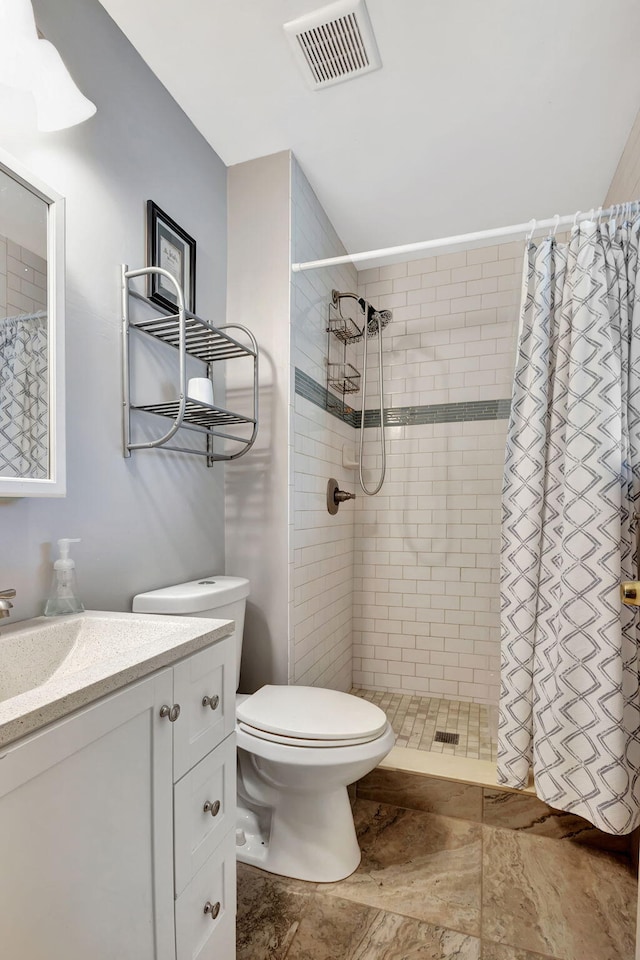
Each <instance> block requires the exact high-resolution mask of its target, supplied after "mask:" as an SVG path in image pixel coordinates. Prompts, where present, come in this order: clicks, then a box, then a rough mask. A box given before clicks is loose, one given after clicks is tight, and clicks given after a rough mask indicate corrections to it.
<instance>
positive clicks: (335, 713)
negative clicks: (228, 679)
mask: <svg viewBox="0 0 640 960" xmlns="http://www.w3.org/2000/svg"><path fill="white" fill-rule="evenodd" d="M236 716H237V720H238V729H239V730H241V731H243V732H244V733H246V734H247V735H249V736H252V737H256V738H257V739H260V740H269V741H271V742H272V743H280V744H283V745H288V746H291V747H341V746H342V747H347V746H357V745H358V744H363V743H370V742H371V741H372V740H376V739H377V738H378V737H380V736H382V734H383V733H384V732H385V730H386V727H387V718H386V715H385V714H384V712H383V711H382V710H381V709H380V708H379V707H377V706H376V705H375V704H373V703H370V702H369V701H367V700H362V699H360V698H359V697H354V696H352V695H351V694H349V693H342V692H340V691H338V690H326V689H323V688H321V687H297V686H272V685H267V686H264V687H262V688H261V689H260V690H258V691H257V692H256V693H254V694H252V695H251V696H250V697H247V698H246V699H244V700H243V701H242V702H241V703H238V705H237V709H236Z"/></svg>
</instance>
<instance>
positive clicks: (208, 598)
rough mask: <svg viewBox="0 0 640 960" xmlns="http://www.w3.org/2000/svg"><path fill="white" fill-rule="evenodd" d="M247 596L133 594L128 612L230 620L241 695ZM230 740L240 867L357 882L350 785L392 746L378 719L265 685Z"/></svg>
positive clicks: (240, 584)
mask: <svg viewBox="0 0 640 960" xmlns="http://www.w3.org/2000/svg"><path fill="white" fill-rule="evenodd" d="M248 596H249V581H248V580H245V579H243V578H241V577H223V576H212V577H207V578H206V579H203V580H193V581H191V582H190V583H182V584H178V585H177V586H173V587H166V588H165V589H162V590H152V591H150V592H149V593H141V594H138V596H137V597H134V600H133V611H134V613H165V614H175V615H181V616H195V617H211V618H213V619H216V620H235V622H236V650H237V676H236V689H237V686H238V683H239V678H240V655H241V651H242V633H243V628H244V611H245V604H246V598H247V597H248ZM236 736H237V744H238V822H237V828H238V829H237V843H238V845H237V855H238V859H239V860H242V861H243V862H244V863H251V864H253V865H254V866H257V867H261V868H262V869H263V870H268V871H270V872H271V873H279V874H281V875H283V876H287V877H295V878H297V879H299V880H309V881H311V882H313V883H321V882H332V881H335V880H342V879H343V878H344V877H347V876H349V874H350V873H353V871H354V870H355V869H356V867H357V866H358V864H359V862H360V849H359V847H358V841H357V839H356V832H355V828H354V824H353V816H352V814H351V805H350V802H349V796H348V794H347V786H348V784H350V783H354V782H355V781H356V780H358V779H359V778H360V777H363V776H364V775H365V774H366V773H369V771H371V770H373V768H374V767H375V766H377V764H378V763H379V762H380V761H381V760H382V758H383V757H385V756H386V755H387V753H389V751H390V750H391V748H392V747H393V744H394V741H395V737H394V734H393V731H392V729H391V724H390V723H389V722H388V720H387V718H386V716H385V714H384V712H383V711H382V710H380V708H379V707H377V706H375V704H373V703H369V702H368V701H366V700H361V699H360V698H359V697H354V696H351V694H348V693H341V692H338V691H336V690H325V689H322V688H321V687H297V686H288V687H287V686H265V687H262V688H261V689H260V690H258V691H257V693H253V694H249V695H244V694H240V695H238V696H237V697H236Z"/></svg>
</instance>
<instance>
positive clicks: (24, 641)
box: [0, 613, 181, 703]
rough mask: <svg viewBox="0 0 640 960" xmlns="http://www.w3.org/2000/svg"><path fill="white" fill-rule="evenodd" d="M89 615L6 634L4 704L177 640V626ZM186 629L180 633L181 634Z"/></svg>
mask: <svg viewBox="0 0 640 960" xmlns="http://www.w3.org/2000/svg"><path fill="white" fill-rule="evenodd" d="M166 619H167V621H168V622H167V623H166V624H159V623H157V622H145V618H144V617H141V618H140V619H135V620H134V619H131V618H128V619H125V618H124V617H122V618H117V617H104V616H100V615H99V614H92V613H85V614H80V615H78V616H74V617H64V618H62V619H60V620H45V619H44V618H43V619H38V620H37V621H36V625H33V626H27V627H23V628H22V629H21V628H20V625H16V629H15V631H14V630H12V631H11V632H10V633H7V634H6V635H3V631H0V703H1V702H2V701H4V700H9V699H11V697H17V696H18V695H19V694H21V693H26V692H27V691H28V690H33V689H34V687H39V686H41V685H42V684H43V683H46V682H47V681H49V680H52V679H54V678H56V679H61V678H63V677H65V676H67V675H68V674H73V673H77V672H78V671H80V670H84V669H85V668H86V667H90V666H92V665H95V664H96V662H97V661H100V660H108V661H111V660H113V659H114V657H117V656H118V655H120V654H123V653H127V652H129V651H131V650H135V649H137V648H139V647H141V646H144V645H145V644H147V643H151V642H157V641H158V640H162V639H163V638H164V637H168V636H170V635H175V632H176V629H175V628H176V624H174V623H172V621H171V619H169V618H166ZM180 626H181V625H180V624H179V625H178V630H180Z"/></svg>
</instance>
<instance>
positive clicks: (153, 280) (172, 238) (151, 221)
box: [147, 200, 196, 313]
mask: <svg viewBox="0 0 640 960" xmlns="http://www.w3.org/2000/svg"><path fill="white" fill-rule="evenodd" d="M147 266H148V267H162V268H163V269H164V270H168V271H169V273H170V274H171V275H172V276H173V277H175V279H176V280H177V281H178V283H179V284H180V286H181V287H182V290H183V292H184V305H185V307H186V309H187V310H188V311H189V312H190V313H195V312H196V241H195V240H194V239H193V237H190V236H189V234H188V233H187V232H186V230H183V229H182V227H181V226H179V225H178V224H177V223H176V221H175V220H174V219H173V218H172V217H170V216H169V215H168V214H167V213H165V212H164V210H161V209H160V207H159V206H158V205H157V204H156V203H154V202H153V200H147ZM147 296H148V297H149V299H150V300H153V302H154V303H157V304H160V305H161V306H163V307H167V308H168V309H170V310H171V309H175V308H176V307H177V305H178V303H177V297H176V292H175V289H174V287H173V286H172V284H170V283H169V282H168V281H167V279H166V277H163V276H158V275H157V274H151V276H150V277H149V287H148V290H147Z"/></svg>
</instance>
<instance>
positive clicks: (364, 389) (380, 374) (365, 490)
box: [358, 303, 387, 497]
mask: <svg viewBox="0 0 640 960" xmlns="http://www.w3.org/2000/svg"><path fill="white" fill-rule="evenodd" d="M368 308H369V304H368V303H367V308H366V309H365V321H364V330H363V333H364V359H363V362H362V411H361V414H360V455H359V457H358V460H359V464H358V479H359V480H360V486H361V487H362V492H363V493H364V494H366V496H367V497H375V495H376V494H377V493H379V492H380V490H381V489H382V484H383V483H384V478H385V474H386V472H387V451H386V444H385V435H384V379H383V370H382V324H381V323H379V324H378V381H379V383H380V446H381V449H382V470H381V471H380V480H379V482H378V485H377V486H376V487H375V489H373V490H369V489H368V488H367V485H366V484H365V482H364V476H363V472H362V454H363V448H364V415H365V407H366V401H367V343H368V341H369V309H368Z"/></svg>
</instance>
